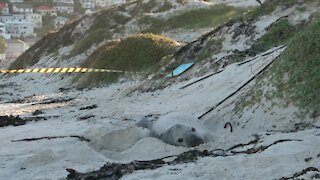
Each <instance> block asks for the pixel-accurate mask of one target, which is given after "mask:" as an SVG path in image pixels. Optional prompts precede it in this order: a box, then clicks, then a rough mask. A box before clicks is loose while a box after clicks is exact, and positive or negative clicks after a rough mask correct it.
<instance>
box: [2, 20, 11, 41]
mask: <svg viewBox="0 0 320 180" xmlns="http://www.w3.org/2000/svg"><path fill="white" fill-rule="evenodd" d="M0 35H1V36H2V37H3V39H11V34H7V31H6V24H5V23H3V22H0Z"/></svg>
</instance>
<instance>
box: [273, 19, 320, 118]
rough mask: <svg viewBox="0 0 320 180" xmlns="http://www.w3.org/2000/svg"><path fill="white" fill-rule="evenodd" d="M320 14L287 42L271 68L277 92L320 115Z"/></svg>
mask: <svg viewBox="0 0 320 180" xmlns="http://www.w3.org/2000/svg"><path fill="white" fill-rule="evenodd" d="M319 29H320V15H319V14H318V15H317V17H316V18H315V20H314V21H313V22H311V24H310V25H308V26H307V27H306V28H305V30H303V31H302V32H301V33H298V34H297V35H296V36H295V37H293V38H292V39H291V41H290V42H289V43H288V49H287V50H286V51H285V52H284V54H283V55H282V56H281V57H280V58H279V59H278V60H277V61H276V63H275V64H274V66H273V68H272V72H273V74H272V79H273V81H274V82H275V86H276V88H277V92H275V95H277V96H278V97H281V98H284V99H286V100H287V102H288V103H292V104H294V105H296V106H298V107H300V108H301V109H304V112H305V113H307V114H310V115H311V116H312V117H317V116H320V96H319V92H320V33H319Z"/></svg>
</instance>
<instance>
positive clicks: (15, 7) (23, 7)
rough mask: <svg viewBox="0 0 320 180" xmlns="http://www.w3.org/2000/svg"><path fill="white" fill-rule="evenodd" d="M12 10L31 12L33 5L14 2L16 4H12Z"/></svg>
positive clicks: (23, 12)
mask: <svg viewBox="0 0 320 180" xmlns="http://www.w3.org/2000/svg"><path fill="white" fill-rule="evenodd" d="M12 11H13V12H14V13H22V14H25V13H33V6H32V5H29V4H21V3H16V4H13V6H12Z"/></svg>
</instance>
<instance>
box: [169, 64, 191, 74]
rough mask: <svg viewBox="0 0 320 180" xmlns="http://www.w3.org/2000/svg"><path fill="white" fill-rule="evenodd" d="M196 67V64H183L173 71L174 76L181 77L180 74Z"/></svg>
mask: <svg viewBox="0 0 320 180" xmlns="http://www.w3.org/2000/svg"><path fill="white" fill-rule="evenodd" d="M193 65H194V63H187V64H181V65H180V66H178V67H177V68H176V69H174V70H173V71H172V76H173V77H174V76H179V75H180V74H182V73H184V72H185V71H186V70H188V69H189V68H191V67H192V66H193Z"/></svg>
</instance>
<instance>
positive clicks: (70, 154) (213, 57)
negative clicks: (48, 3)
mask: <svg viewBox="0 0 320 180" xmlns="http://www.w3.org/2000/svg"><path fill="white" fill-rule="evenodd" d="M319 28H320V2H319V1H317V0H305V1H301V0H283V1H278V0H266V1H262V5H260V3H258V2H257V1H255V0H245V1H240V0H226V1H220V0H210V1H198V0H185V1H181V0H166V1H160V0H147V1H132V2H130V3H127V4H124V5H121V6H118V7H113V8H111V9H106V10H103V11H100V12H97V13H96V14H92V15H88V16H85V17H83V18H81V19H79V20H76V21H74V22H73V23H71V24H68V25H66V26H65V27H63V28H62V29H61V30H60V31H59V32H56V33H53V34H50V35H48V36H47V37H44V38H43V39H41V40H40V41H39V42H38V43H37V44H35V45H34V46H32V47H31V48H30V49H29V50H28V51H27V52H25V53H24V54H23V55H22V56H20V57H19V58H18V59H17V60H16V61H15V62H14V63H13V64H11V66H10V68H11V69H18V68H54V67H58V68H59V67H81V68H99V69H100V68H103V69H111V70H118V71H119V72H121V73H97V72H92V73H81V74H75V73H21V74H13V75H1V76H0V78H1V82H0V88H1V91H0V101H1V103H0V131H1V134H2V135H1V137H0V147H3V148H1V149H0V162H1V167H2V168H1V169H0V177H4V178H5V179H65V178H67V179H317V178H319V176H320V164H319V162H320V154H319V150H318V149H319V148H320V139H319V134H320V112H319V109H320V98H319V96H318V94H319V93H318V91H319V89H320V83H319V82H320V79H319V78H320V74H319V72H320V61H319V59H320V44H319V43H320V35H319V33H318V32H319ZM183 63H193V65H192V67H191V68H190V69H188V70H187V71H185V72H184V73H182V74H181V75H179V76H174V77H173V76H172V75H173V70H174V69H175V68H177V67H179V65H181V64H183ZM123 72H124V73H123ZM172 112H181V113H184V114H188V115H190V116H192V117H193V118H194V119H195V120H196V121H197V122H199V123H200V124H201V125H202V126H203V129H201V130H200V131H199V129H198V128H196V129H195V128H192V132H193V133H199V134H201V133H203V132H209V134H210V136H208V137H206V138H207V139H206V140H205V141H203V142H204V143H203V144H200V145H199V146H196V147H184V146H176V145H172V144H170V143H166V141H165V139H164V137H163V136H155V135H154V134H156V133H157V130H154V129H151V128H149V129H146V128H142V127H138V126H137V124H136V123H137V122H139V121H140V120H141V119H146V118H147V119H151V120H152V121H151V123H155V122H157V121H159V119H158V118H159V117H160V119H161V117H164V116H165V115H167V114H170V113H172ZM172 121H176V119H172ZM186 121H189V120H186ZM182 123H183V121H182ZM185 123H189V122H185ZM138 124H139V123H138ZM148 125H150V124H148ZM202 126H201V127H202ZM151 127H152V126H151ZM155 127H157V128H161V126H155ZM202 130H205V131H203V132H202ZM179 133H180V131H178V132H177V134H176V136H177V137H173V136H169V137H167V138H172V139H174V138H177V139H178V138H179V137H180V136H181V134H179ZM178 136H179V137H178ZM180 139H181V138H180ZM183 140H184V139H182V141H183ZM178 141H179V139H178Z"/></svg>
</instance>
